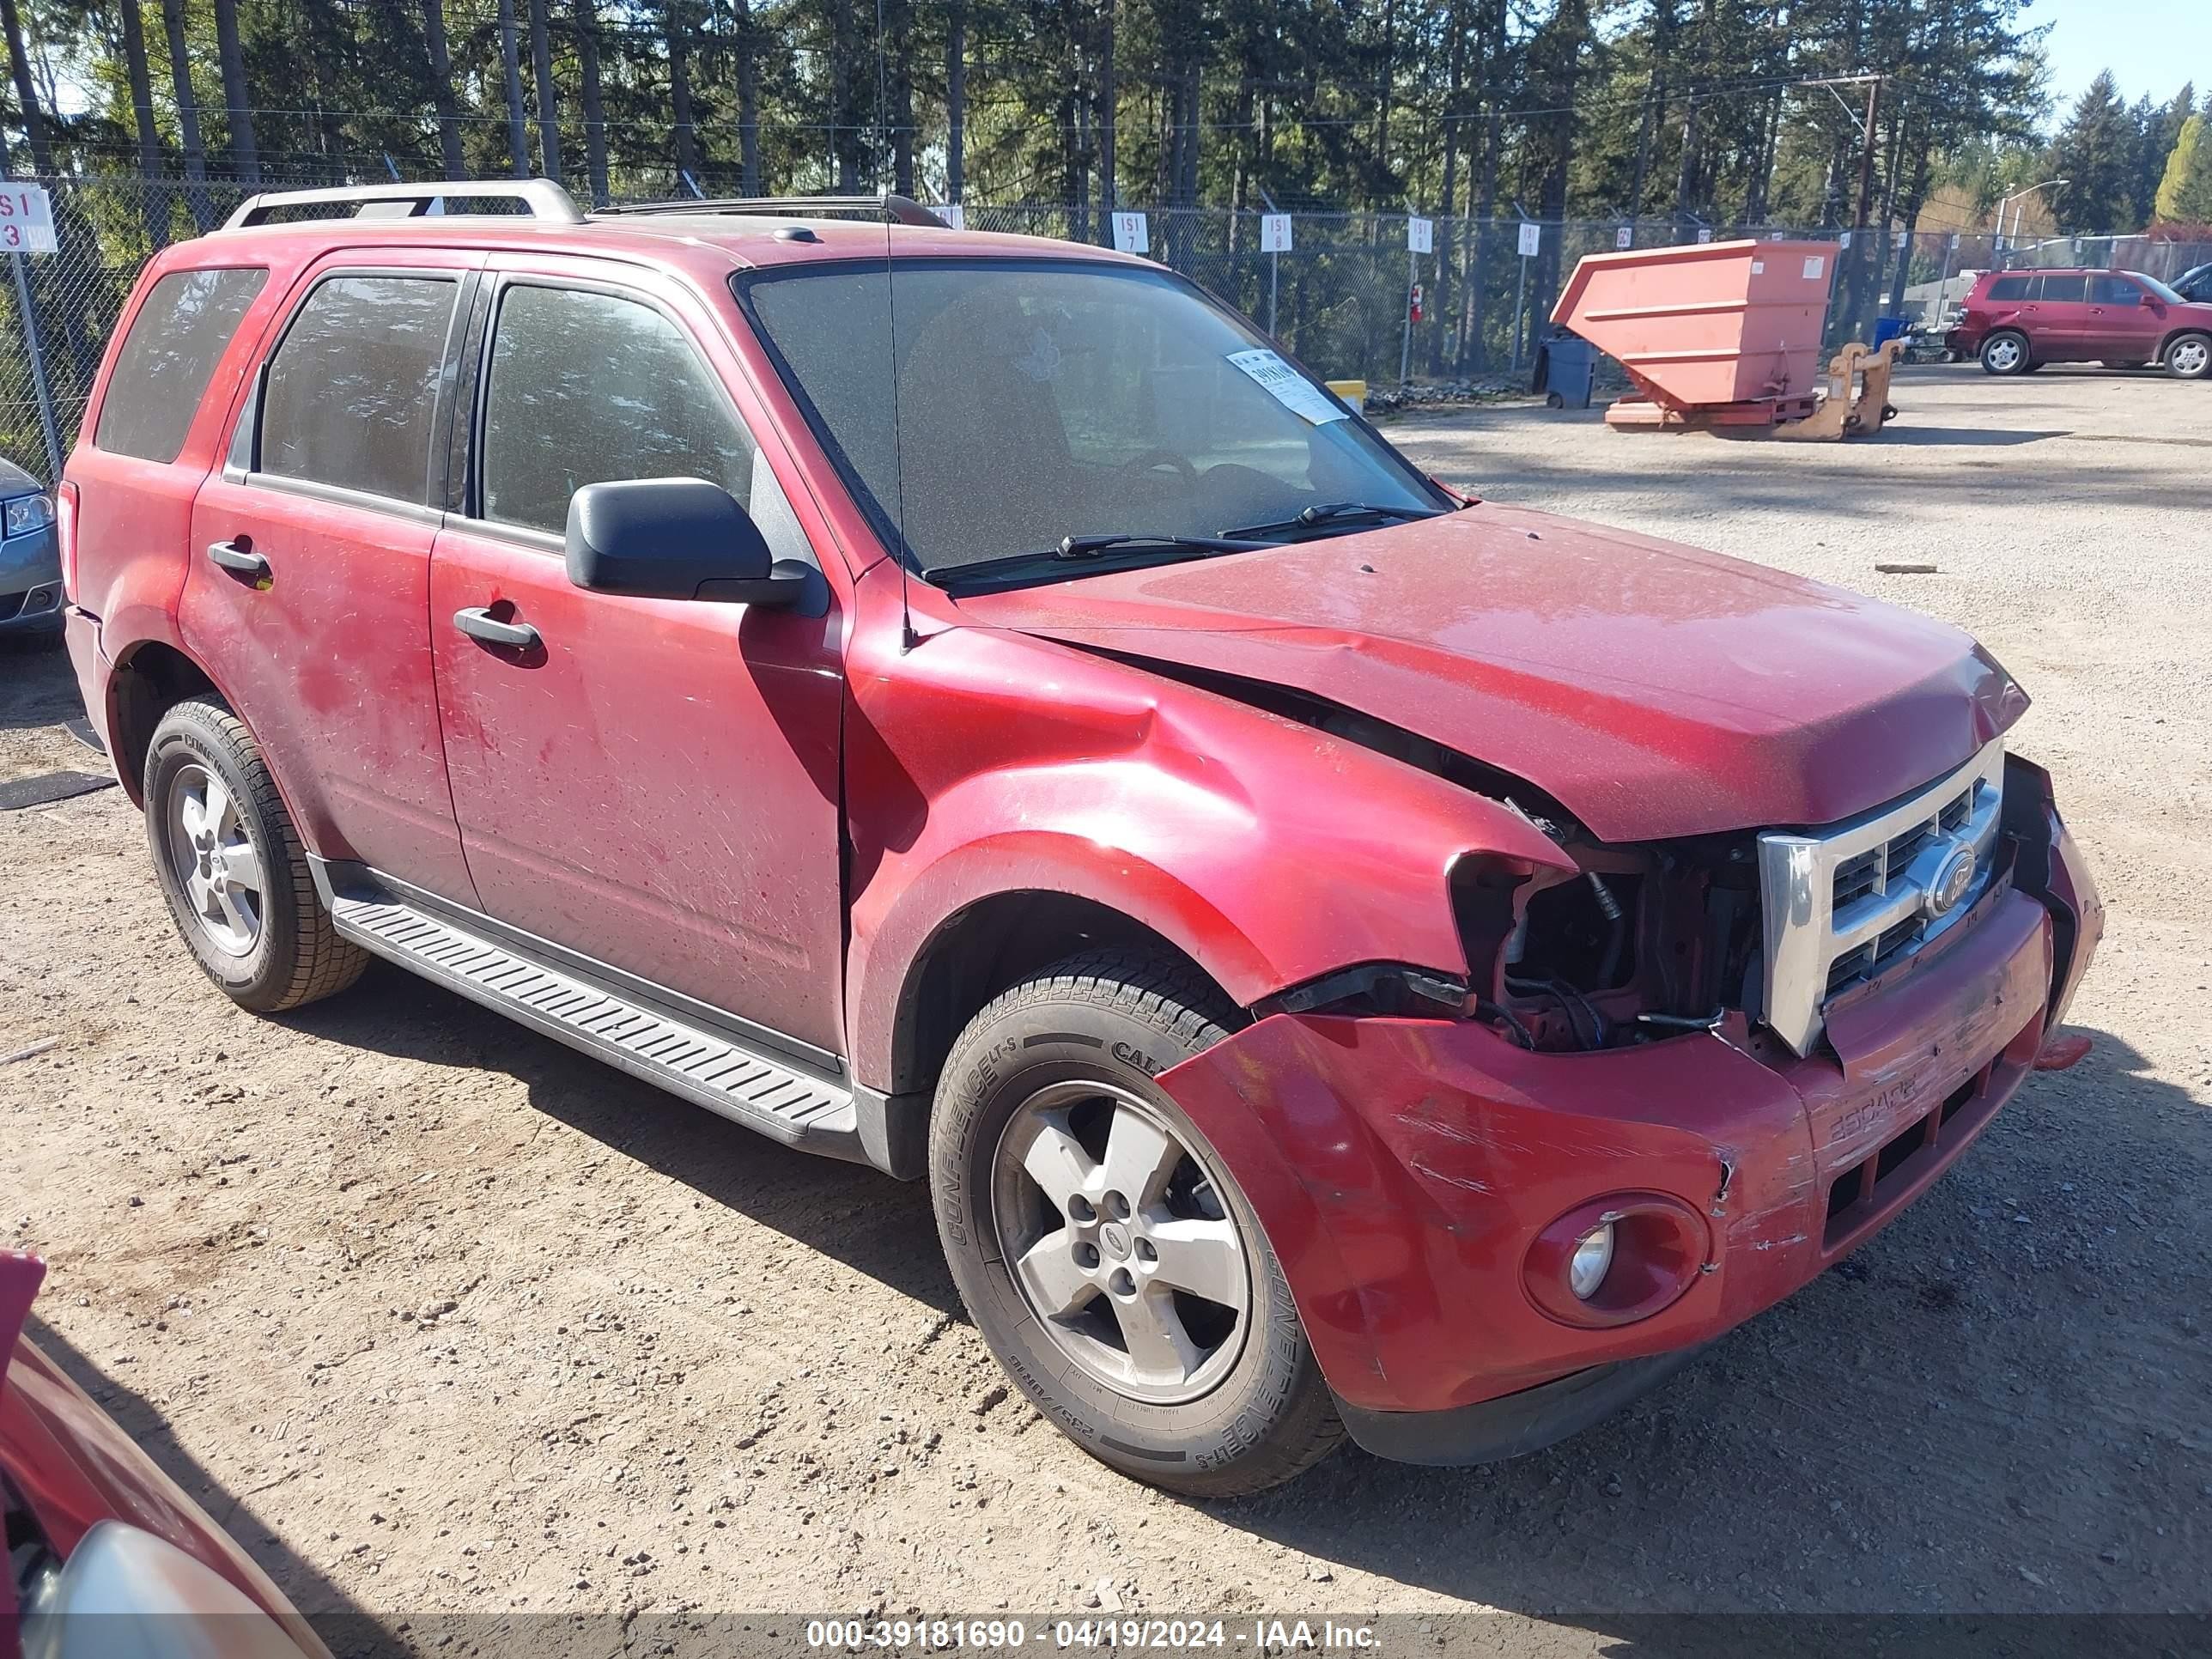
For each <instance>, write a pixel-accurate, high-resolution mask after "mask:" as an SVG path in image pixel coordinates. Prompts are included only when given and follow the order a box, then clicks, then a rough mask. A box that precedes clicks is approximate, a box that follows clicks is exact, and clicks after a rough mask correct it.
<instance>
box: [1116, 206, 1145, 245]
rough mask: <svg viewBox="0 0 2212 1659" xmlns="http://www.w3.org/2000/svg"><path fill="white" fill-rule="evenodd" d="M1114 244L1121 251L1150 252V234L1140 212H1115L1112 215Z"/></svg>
mask: <svg viewBox="0 0 2212 1659" xmlns="http://www.w3.org/2000/svg"><path fill="white" fill-rule="evenodd" d="M1114 246H1115V248H1116V249H1118V250H1119V251H1120V252H1123V253H1150V252H1152V232H1151V230H1150V229H1149V228H1147V227H1146V223H1145V216H1144V215H1143V214H1141V213H1117V214H1115V216H1114Z"/></svg>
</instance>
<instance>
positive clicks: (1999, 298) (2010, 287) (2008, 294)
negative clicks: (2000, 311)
mask: <svg viewBox="0 0 2212 1659" xmlns="http://www.w3.org/2000/svg"><path fill="white" fill-rule="evenodd" d="M2034 280H2035V279H2034V278H2033V276H2000V277H1998V278H1997V279H1996V281H1995V282H1994V283H1990V291H1989V293H1988V294H1987V295H1984V298H1986V299H1987V300H1988V301H1990V303H1991V304H1993V305H2018V304H2019V303H2020V302H2021V301H2023V300H2025V299H2027V285H2028V284H2029V283H2032V282H2033V281H2034Z"/></svg>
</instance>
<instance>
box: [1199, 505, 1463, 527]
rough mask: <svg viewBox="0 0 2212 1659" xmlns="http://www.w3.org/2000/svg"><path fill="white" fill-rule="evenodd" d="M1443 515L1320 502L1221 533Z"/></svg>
mask: <svg viewBox="0 0 2212 1659" xmlns="http://www.w3.org/2000/svg"><path fill="white" fill-rule="evenodd" d="M1442 517H1443V513H1441V512H1440V511H1439V510H1438V509H1437V508H1435V507H1385V506H1382V505H1380V504H1378V503H1376V502H1372V501H1322V502H1319V503H1317V504H1316V505H1315V506H1312V507H1307V508H1306V509H1305V510H1304V512H1302V513H1299V514H1298V516H1297V518H1295V519H1284V520H1280V521H1279V522H1278V523H1275V524H1248V525H1245V526H1242V527H1241V528H1239V529H1236V530H1225V531H1223V532H1221V533H1222V534H1223V535H1224V536H1282V535H1288V534H1290V533H1291V532H1294V531H1299V530H1313V529H1316V528H1318V527H1319V526H1322V525H1327V524H1336V523H1338V522H1340V521H1341V520H1346V519H1383V520H1388V521H1389V522H1391V523H1393V524H1395V523H1398V522H1400V521H1401V520H1408V519H1438V518H1442Z"/></svg>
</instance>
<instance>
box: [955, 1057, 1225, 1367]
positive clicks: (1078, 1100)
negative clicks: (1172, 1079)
mask: <svg viewBox="0 0 2212 1659" xmlns="http://www.w3.org/2000/svg"><path fill="white" fill-rule="evenodd" d="M992 1170H993V1174H992V1212H993V1221H994V1227H995V1230H996V1231H997V1235H998V1243H999V1248H1000V1254H1001V1257H1002V1259H1003V1260H1004V1261H1005V1263H1006V1270H1007V1273H1008V1275H1009V1276H1010V1277H1011V1278H1012V1280H1013V1283H1014V1285H1015V1287H1016V1288H1017V1290H1018V1291H1019V1292H1020V1294H1021V1297H1022V1300H1023V1301H1024V1303H1025V1304H1027V1305H1028V1308H1029V1310H1030V1314H1031V1315H1032V1316H1034V1317H1035V1318H1036V1322H1037V1324H1038V1326H1039V1327H1040V1328H1042V1330H1043V1332H1044V1334H1045V1335H1046V1337H1047V1339H1048V1340H1049V1341H1051V1343H1052V1344H1053V1346H1054V1347H1056V1348H1057V1349H1059V1351H1060V1352H1061V1353H1062V1354H1063V1355H1065V1356H1066V1358H1069V1359H1071V1360H1073V1362H1074V1363H1075V1364H1076V1365H1077V1366H1078V1367H1079V1369H1080V1370H1082V1371H1083V1372H1084V1373H1085V1375H1086V1376H1090V1377H1091V1378H1092V1379H1093V1380H1095V1381H1097V1382H1098V1383H1103V1384H1104V1385H1105V1386H1106V1387H1107V1388H1109V1389H1112V1390H1113V1391H1114V1392H1115V1393H1116V1394H1119V1395H1123V1396H1125V1397H1127V1398H1128V1399H1131V1400H1137V1401H1143V1402H1145V1403H1146V1404H1149V1405H1177V1404H1181V1403H1183V1402H1185V1401H1191V1400H1195V1399H1197V1398H1199V1397H1200V1395H1204V1394H1206V1393H1207V1392H1208V1391H1209V1390H1211V1389H1213V1388H1214V1387H1216V1386H1217V1385H1218V1383H1220V1381H1221V1379H1222V1378H1223V1377H1224V1376H1226V1375H1227V1374H1228V1373H1229V1371H1230V1370H1231V1369H1232V1368H1233V1367H1234V1366H1235V1365H1236V1364H1237V1358H1238V1356H1239V1355H1241V1354H1242V1353H1243V1348H1244V1342H1245V1339H1246V1336H1247V1334H1248V1333H1249V1328H1250V1325H1251V1303H1252V1288H1251V1286H1252V1271H1251V1263H1250V1259H1249V1254H1248V1252H1247V1251H1246V1249H1245V1246H1244V1239H1243V1234H1242V1232H1241V1231H1239V1229H1238V1227H1237V1223H1236V1221H1235V1220H1234V1219H1233V1218H1231V1216H1230V1214H1229V1212H1228V1206H1227V1204H1226V1203H1225V1201H1224V1200H1223V1197H1222V1185H1221V1181H1220V1177H1219V1176H1218V1175H1217V1173H1216V1172H1215V1171H1214V1170H1213V1169H1212V1166H1211V1164H1209V1163H1208V1162H1207V1161H1206V1158H1204V1157H1203V1156H1201V1155H1200V1153H1199V1152H1197V1150H1196V1149H1195V1148H1194V1147H1193V1146H1190V1145H1189V1144H1188V1142H1187V1141H1185V1140H1184V1139H1182V1136H1181V1135H1180V1134H1178V1133H1176V1130H1174V1129H1173V1128H1172V1127H1170V1126H1169V1124H1168V1122H1167V1121H1166V1120H1165V1119H1164V1117H1163V1116H1162V1115H1160V1114H1159V1112H1158V1111H1157V1110H1156V1109H1153V1108H1152V1106H1151V1105H1149V1104H1148V1103H1146V1102H1145V1101H1143V1100H1141V1099H1139V1097H1137V1096H1135V1095H1133V1094H1132V1093H1130V1092H1129V1091H1127V1090H1126V1089H1122V1088H1119V1087H1117V1086H1115V1085H1112V1084H1109V1083H1102V1082H1099V1081H1097V1080H1095V1079H1071V1080H1067V1081H1064V1082H1060V1083H1054V1084H1048V1085H1046V1086H1045V1087H1043V1088H1042V1089H1039V1090H1038V1091H1036V1092H1035V1093H1034V1094H1032V1095H1030V1097H1029V1098H1028V1099H1026V1100H1024V1102H1023V1103H1021V1104H1020V1105H1019V1106H1018V1107H1017V1108H1016V1109H1015V1110H1014V1113H1013V1115H1012V1117H1011V1118H1009V1119H1008V1120H1007V1123H1006V1128H1005V1129H1004V1130H1002V1131H1001V1132H1000V1137H999V1145H998V1148H997V1151H996V1152H995V1155H994V1158H993V1162H992Z"/></svg>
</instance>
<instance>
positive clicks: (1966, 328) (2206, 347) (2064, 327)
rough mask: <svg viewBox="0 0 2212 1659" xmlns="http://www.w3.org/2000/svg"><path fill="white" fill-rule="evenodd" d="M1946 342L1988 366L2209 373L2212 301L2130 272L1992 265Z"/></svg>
mask: <svg viewBox="0 0 2212 1659" xmlns="http://www.w3.org/2000/svg"><path fill="white" fill-rule="evenodd" d="M1945 343H1946V344H1947V345H1948V346H1949V348H1950V349H1951V350H1952V352H1953V353H1954V355H1955V356H1960V357H1978V358H1979V359H1980V360H1981V364H1982V367H1983V368H1985V369H1987V370H1988V371H1989V372H1990V374H2027V373H2028V372H2029V371H2031V370H2033V369H2038V368H2042V367H2043V366H2044V365H2045V363H2083V362H2090V363H2104V364H2106V365H2108V366H2110V367H2111V368H2148V367H2149V366H2150V365H2151V364H2153V363H2163V364H2165V365H2166V368H2167V370H2168V371H2169V372H2170V373H2172V374H2175V375H2177V376H2179V378H2180V379H2182V380H2203V378H2204V377H2205V376H2206V374H2212V305H2192V304H2191V302H2190V301H2187V300H2185V299H2183V298H2182V297H2181V295H2179V294H2177V293H2176V292H2175V291H2174V290H2173V289H2170V288H2168V287H2167V286H2166V284H2165V283H2161V282H2160V281H2159V280H2158V279H2157V278H2156V277H2155V276H2144V275H2143V274H2142V272H2141V271H2136V270H1990V271H1984V272H1983V273H1982V275H1981V276H1980V277H1979V278H1978V279H1977V280H1976V282H1975V283H1974V286H1973V288H1972V290H1971V291H1970V292H1969V293H1968V294H1967V295H1966V304H1965V306H1964V307H1961V308H1960V313H1959V321H1958V325H1957V326H1955V327H1954V328H1953V329H1952V331H1951V332H1950V334H1949V335H1948V337H1947V338H1946V340H1945Z"/></svg>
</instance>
